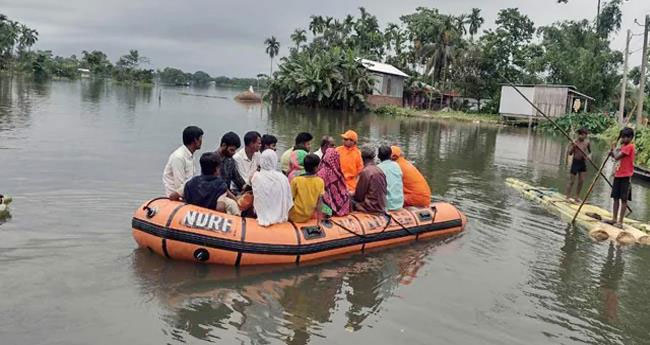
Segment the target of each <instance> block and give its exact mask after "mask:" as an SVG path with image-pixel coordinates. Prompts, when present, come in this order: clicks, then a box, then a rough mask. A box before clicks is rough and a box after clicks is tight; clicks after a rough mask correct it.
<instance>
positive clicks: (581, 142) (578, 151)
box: [566, 128, 591, 202]
mask: <svg viewBox="0 0 650 345" xmlns="http://www.w3.org/2000/svg"><path fill="white" fill-rule="evenodd" d="M577 133H578V138H577V139H576V141H574V142H573V143H571V144H570V146H569V155H570V156H571V155H572V156H573V160H572V162H571V170H570V175H569V185H568V186H567V190H566V197H567V198H568V199H571V190H572V189H573V185H574V183H575V181H576V177H577V178H578V186H577V187H576V190H575V194H574V195H575V198H574V199H575V200H576V201H577V202H580V192H581V191H582V185H583V183H584V182H585V173H586V172H587V162H586V160H587V156H586V155H590V154H591V144H590V143H589V139H587V135H588V134H589V132H588V131H587V129H586V128H580V129H578V131H577Z"/></svg>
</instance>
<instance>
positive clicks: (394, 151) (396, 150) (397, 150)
mask: <svg viewBox="0 0 650 345" xmlns="http://www.w3.org/2000/svg"><path fill="white" fill-rule="evenodd" d="M390 150H391V155H390V158H391V159H392V160H396V159H397V158H399V157H400V156H401V155H402V149H400V148H399V147H397V146H391V147H390Z"/></svg>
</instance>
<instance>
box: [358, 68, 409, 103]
mask: <svg viewBox="0 0 650 345" xmlns="http://www.w3.org/2000/svg"><path fill="white" fill-rule="evenodd" d="M359 61H360V62H361V64H362V65H363V66H364V67H365V68H366V69H367V70H368V71H370V72H372V75H373V78H374V79H375V83H374V86H373V90H372V95H368V98H367V102H368V104H369V105H370V106H372V107H379V106H382V105H389V104H390V105H396V106H402V98H403V95H404V80H405V79H406V78H408V75H407V74H406V73H404V72H402V71H400V70H399V69H397V68H396V67H395V66H392V65H389V64H385V63H381V62H376V61H371V60H366V59H359Z"/></svg>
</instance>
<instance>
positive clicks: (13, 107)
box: [0, 76, 51, 135]
mask: <svg viewBox="0 0 650 345" xmlns="http://www.w3.org/2000/svg"><path fill="white" fill-rule="evenodd" d="M50 89H51V84H50V83H49V82H47V81H44V82H38V83H36V82H30V81H26V80H25V79H24V78H22V77H17V76H10V77H1V78H0V131H6V130H12V129H22V128H26V127H29V126H30V125H31V117H32V116H33V112H34V110H33V108H34V107H38V106H39V104H40V103H41V102H42V101H44V100H46V99H47V98H48V97H49V95H50ZM7 134H9V135H11V133H7Z"/></svg>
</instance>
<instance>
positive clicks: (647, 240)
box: [506, 178, 650, 245]
mask: <svg viewBox="0 0 650 345" xmlns="http://www.w3.org/2000/svg"><path fill="white" fill-rule="evenodd" d="M506 185H508V186H510V187H512V188H513V189H515V190H517V191H519V192H521V194H523V196H524V197H525V198H527V199H529V200H532V201H535V202H537V203H539V204H541V205H542V206H544V208H546V209H547V210H548V211H549V212H551V213H554V214H556V215H559V216H560V217H561V218H562V219H565V220H567V221H571V219H572V218H573V216H574V215H575V213H576V211H577V210H578V207H579V205H578V204H576V203H574V202H572V201H569V200H568V199H567V198H566V196H565V195H564V194H561V193H559V192H557V191H555V190H553V189H550V188H544V187H535V186H532V185H530V184H528V183H526V182H523V181H521V180H518V179H515V178H507V179H506ZM611 218H612V213H611V212H609V211H607V210H605V209H603V208H600V207H598V206H595V205H589V204H585V205H584V206H583V208H582V210H581V211H580V214H578V217H577V218H576V222H575V224H576V225H577V226H578V227H579V228H582V229H584V230H585V231H587V232H588V233H589V236H591V237H592V238H593V239H595V240H596V241H614V242H616V243H619V244H623V245H629V244H634V243H638V244H643V245H650V235H648V233H650V225H649V224H646V223H642V222H640V221H638V220H634V219H630V218H625V219H624V222H623V229H619V228H617V227H615V226H612V225H610V224H607V223H604V222H603V221H604V220H608V219H611Z"/></svg>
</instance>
